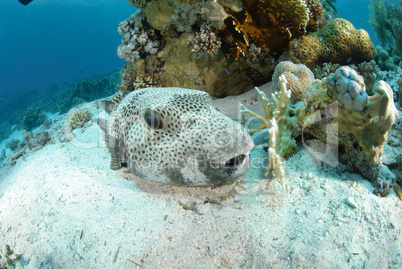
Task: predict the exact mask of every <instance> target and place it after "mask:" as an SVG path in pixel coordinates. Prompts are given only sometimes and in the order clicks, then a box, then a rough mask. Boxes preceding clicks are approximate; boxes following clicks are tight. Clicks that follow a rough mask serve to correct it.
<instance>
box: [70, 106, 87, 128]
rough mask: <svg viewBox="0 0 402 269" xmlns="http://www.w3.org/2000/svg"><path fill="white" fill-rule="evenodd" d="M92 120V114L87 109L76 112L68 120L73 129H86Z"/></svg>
mask: <svg viewBox="0 0 402 269" xmlns="http://www.w3.org/2000/svg"><path fill="white" fill-rule="evenodd" d="M91 118H92V113H91V112H89V111H88V110H86V109H81V110H77V111H75V112H74V113H73V114H72V115H71V116H70V117H69V119H68V123H69V124H70V125H71V128H72V129H78V128H82V127H84V125H85V124H86V123H87V122H89V121H90V120H91Z"/></svg>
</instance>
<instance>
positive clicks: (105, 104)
mask: <svg viewBox="0 0 402 269" xmlns="http://www.w3.org/2000/svg"><path fill="white" fill-rule="evenodd" d="M100 106H101V107H103V109H104V110H105V111H106V113H107V114H110V113H112V111H113V109H114V106H115V103H113V102H112V101H108V100H101V101H100Z"/></svg>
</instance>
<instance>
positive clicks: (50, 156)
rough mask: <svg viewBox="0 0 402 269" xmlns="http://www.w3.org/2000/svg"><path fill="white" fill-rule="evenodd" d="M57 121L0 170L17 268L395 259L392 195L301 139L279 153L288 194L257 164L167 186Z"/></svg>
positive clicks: (401, 205)
mask: <svg viewBox="0 0 402 269" xmlns="http://www.w3.org/2000/svg"><path fill="white" fill-rule="evenodd" d="M92 105H93V104H92ZM64 121H65V116H62V117H59V121H58V122H57V123H56V124H54V125H53V130H55V131H54V132H53V133H52V135H53V143H50V144H48V145H46V146H45V148H43V149H42V150H39V151H35V152H29V153H28V154H26V155H25V156H24V157H23V158H21V159H20V160H18V162H17V164H16V165H15V166H13V167H7V166H5V167H3V168H2V170H0V172H1V174H0V176H1V180H0V247H1V248H3V246H4V245H6V244H8V245H9V246H10V248H11V249H12V250H13V251H14V253H18V254H22V255H23V256H22V258H20V259H19V260H17V261H16V264H17V266H16V267H17V268H21V267H23V266H26V267H28V268H402V257H401V255H402V237H401V229H402V202H401V201H400V200H399V198H398V197H397V196H396V195H395V193H394V192H393V191H391V192H390V194H389V195H388V196H386V197H384V198H380V197H377V196H375V195H374V194H372V190H373V188H372V186H371V184H370V183H369V182H368V181H367V180H365V179H363V178H362V177H361V176H360V175H357V174H353V173H350V172H348V171H347V169H345V166H343V165H338V166H336V167H333V166H330V165H327V164H325V163H322V162H321V161H319V160H317V159H316V158H315V157H314V156H313V155H311V154H310V153H309V152H308V151H307V149H306V148H305V147H300V148H299V150H298V151H297V152H296V153H295V155H294V156H293V157H291V158H290V159H289V160H287V162H286V178H287V181H288V184H289V187H290V188H289V192H288V193H287V192H285V191H284V190H283V188H282V186H281V185H280V184H279V183H278V181H277V180H276V179H269V178H267V177H265V176H264V172H265V171H264V169H265V167H264V166H265V164H264V165H257V164H254V167H253V168H252V169H251V170H250V171H249V172H248V173H247V174H246V175H245V176H244V177H243V178H241V179H239V180H237V181H235V182H230V183H228V184H225V185H223V186H220V187H215V188H213V187H205V188H188V187H187V188H186V187H175V186H167V185H160V184H154V183H150V182H146V181H144V180H142V179H139V178H136V177H135V176H133V175H131V174H129V173H127V172H126V171H118V172H115V171H111V170H109V154H108V151H107V149H106V148H105V144H104V142H103V141H102V139H101V137H100V130H99V126H98V125H97V124H96V123H93V124H92V125H91V126H89V127H87V128H85V129H84V131H81V130H75V131H74V132H73V134H74V135H75V139H74V140H73V141H72V142H60V139H59V138H60V137H62V136H63V134H62V133H63V131H62V129H63V128H62V127H63V125H64ZM56 130H57V131H56ZM253 138H255V139H258V138H257V137H253ZM257 144H258V143H257ZM266 156H267V152H266V150H264V148H263V147H262V146H258V145H257V146H256V148H255V149H254V150H253V151H252V152H251V157H252V158H253V159H254V160H255V159H264V158H265V159H266ZM257 163H258V162H257ZM3 256H4V255H3ZM3 258H4V257H3ZM22 260H25V261H26V262H20V261H22ZM28 261H29V264H28V265H26V264H27V262H28ZM22 264H24V265H22ZM0 267H1V263H0Z"/></svg>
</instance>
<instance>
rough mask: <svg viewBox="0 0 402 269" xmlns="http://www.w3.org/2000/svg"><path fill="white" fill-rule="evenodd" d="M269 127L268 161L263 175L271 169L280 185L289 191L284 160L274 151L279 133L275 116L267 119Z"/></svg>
mask: <svg viewBox="0 0 402 269" xmlns="http://www.w3.org/2000/svg"><path fill="white" fill-rule="evenodd" d="M269 124H270V128H269V129H268V133H269V149H268V154H269V163H268V166H267V172H266V173H265V175H268V174H269V172H270V171H271V170H272V174H273V175H274V176H276V177H278V178H279V180H280V182H281V184H282V186H283V187H284V188H285V190H286V192H289V184H288V183H287V181H286V179H285V161H284V160H283V158H282V157H281V156H279V154H277V152H276V142H277V137H278V133H279V128H278V124H277V123H276V120H275V118H273V119H271V120H270V121H269Z"/></svg>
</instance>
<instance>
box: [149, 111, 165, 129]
mask: <svg viewBox="0 0 402 269" xmlns="http://www.w3.org/2000/svg"><path fill="white" fill-rule="evenodd" d="M144 119H145V121H146V123H147V124H148V126H149V127H151V128H152V129H162V127H163V123H162V117H161V115H160V114H159V113H158V112H157V111H154V110H152V109H148V110H147V111H146V112H145V114H144Z"/></svg>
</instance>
